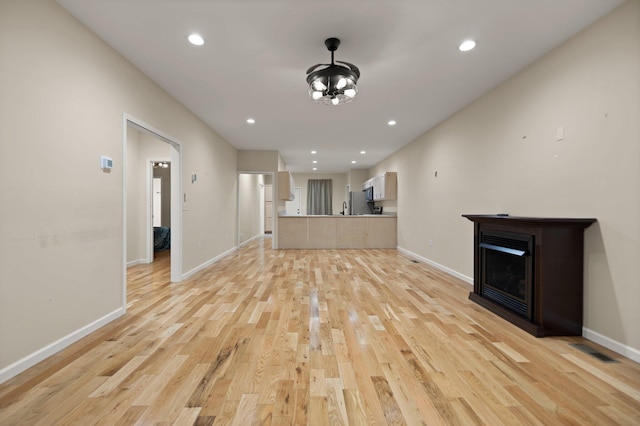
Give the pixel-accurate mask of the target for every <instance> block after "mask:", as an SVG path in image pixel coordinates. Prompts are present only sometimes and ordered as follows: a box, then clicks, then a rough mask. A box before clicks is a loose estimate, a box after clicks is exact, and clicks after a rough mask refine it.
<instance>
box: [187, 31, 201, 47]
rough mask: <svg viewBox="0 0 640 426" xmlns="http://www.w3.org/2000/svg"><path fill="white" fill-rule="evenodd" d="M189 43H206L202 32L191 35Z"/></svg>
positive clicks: (197, 44) (198, 44)
mask: <svg viewBox="0 0 640 426" xmlns="http://www.w3.org/2000/svg"><path fill="white" fill-rule="evenodd" d="M189 43H191V44H193V45H196V46H202V45H203V44H204V39H203V38H202V36H200V34H195V33H194V34H191V35H190V36H189Z"/></svg>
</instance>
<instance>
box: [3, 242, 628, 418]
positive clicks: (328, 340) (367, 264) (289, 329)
mask: <svg viewBox="0 0 640 426" xmlns="http://www.w3.org/2000/svg"><path fill="white" fill-rule="evenodd" d="M270 247H271V240H270V239H269V238H265V239H256V240H253V241H252V242H251V243H249V244H247V245H245V246H243V247H241V248H240V249H238V250H237V251H236V252H234V253H232V254H231V255H229V256H227V257H225V258H224V259H222V260H220V261H218V262H217V263H215V264H213V265H212V266H210V267H209V268H207V269H206V270H203V271H201V272H199V273H197V274H195V275H194V276H192V277H190V278H189V279H187V280H185V281H184V282H182V283H179V284H172V283H170V262H169V255H168V252H165V253H161V254H160V256H158V257H157V258H156V260H155V262H154V263H152V264H149V265H136V266H133V267H131V268H129V270H128V271H127V279H128V283H127V314H126V315H125V316H124V317H122V318H120V319H118V320H116V321H114V322H112V323H110V324H108V325H107V326H105V327H103V328H101V329H100V330H98V331H96V332H95V333H93V334H91V335H89V336H87V337H86V338H84V339H81V340H80V341H78V342H76V343H74V344H73V345H71V346H69V347H68V348H66V349H65V350H63V351H61V352H60V353H58V354H56V355H54V356H52V357H50V358H48V359H47V360H45V361H43V362H41V363H40V364H38V365H36V366H35V367H33V368H31V369H29V370H27V371H25V372H24V373H22V374H20V375H18V376H17V377H15V378H13V379H11V380H9V381H8V382H6V383H4V384H2V385H0V424H2V425H3V426H5V425H23V424H33V425H37V424H40V425H49V424H96V425H112V424H118V425H132V424H136V423H138V424H159V425H165V424H166V425H169V424H178V425H191V424H193V425H198V426H204V425H209V426H211V425H219V424H228V425H231V424H242V425H245V424H246V425H249V424H251V425H254V424H255V425H276V424H277V425H280V424H294V425H305V424H309V425H321V424H351V425H373V424H429V425H432V424H433V425H439V424H442V425H452V424H460V425H467V424H479V425H480V424H492V425H493V424H495V425H512V424H523V425H547V424H559V425H564V424H578V423H580V424H607V425H616V424H619V425H628V424H638V423H640V365H638V364H637V363H635V362H633V361H631V360H629V359H626V358H624V357H622V356H619V355H617V354H614V353H612V352H611V351H608V350H606V349H604V348H601V347H599V346H598V345H596V344H595V343H593V342H589V341H587V340H585V339H583V338H581V337H548V338H543V339H536V338H535V337H533V336H531V335H529V334H527V333H525V332H523V331H522V330H520V329H519V328H517V327H515V326H513V325H511V324H510V323H507V322H506V321H504V320H503V319H502V318H500V317H498V316H496V315H494V314H492V313H491V312H489V311H487V310H486V309H484V308H482V307H480V306H478V305H476V304H475V303H473V302H471V301H469V300H468V293H469V291H470V290H471V288H470V286H469V285H468V284H466V283H463V282H461V281H460V280H458V279H456V278H454V277H452V276H450V275H447V274H446V273H444V272H442V271H439V270H436V269H433V268H431V267H430V266H428V265H426V264H423V263H414V262H411V260H410V259H409V258H407V257H406V256H404V255H402V254H401V253H399V252H398V251H396V250H273V249H271V248H270ZM572 343H582V344H588V345H589V346H591V347H593V348H596V349H601V350H602V351H603V352H604V353H606V354H607V355H609V356H612V357H614V358H615V359H616V361H618V362H616V363H603V362H601V361H599V360H597V359H595V358H593V357H591V356H590V355H588V354H585V353H583V352H580V351H578V350H577V349H576V348H574V347H572V346H571V344H572Z"/></svg>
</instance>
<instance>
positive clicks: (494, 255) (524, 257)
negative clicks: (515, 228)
mask: <svg viewBox="0 0 640 426" xmlns="http://www.w3.org/2000/svg"><path fill="white" fill-rule="evenodd" d="M534 239H535V237H534V236H533V235H529V234H526V235H525V234H516V233H511V232H502V231H493V230H484V231H483V232H481V234H480V240H479V248H480V273H481V280H480V294H481V295H482V296H484V297H486V298H487V299H491V300H493V301H494V302H496V303H499V304H501V305H502V306H504V307H506V308H508V309H510V310H512V311H513V312H515V313H517V314H519V315H522V316H523V317H525V318H527V319H529V320H531V319H533V300H534V298H533V296H534V295H533V288H534V286H533V279H534V277H533V274H534V268H533V266H534V259H533V255H534V247H535V241H534Z"/></svg>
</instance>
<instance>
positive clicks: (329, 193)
mask: <svg viewBox="0 0 640 426" xmlns="http://www.w3.org/2000/svg"><path fill="white" fill-rule="evenodd" d="M332 200H333V184H332V181H331V179H309V181H308V183H307V214H333V206H332V205H331V201H332Z"/></svg>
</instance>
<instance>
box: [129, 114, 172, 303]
mask: <svg viewBox="0 0 640 426" xmlns="http://www.w3.org/2000/svg"><path fill="white" fill-rule="evenodd" d="M140 135H142V136H140ZM142 137H146V138H152V139H154V140H156V141H159V142H162V143H163V144H165V149H166V150H165V151H163V152H164V155H162V157H161V158H157V159H158V160H164V161H168V162H170V163H171V176H170V179H169V182H163V186H167V184H168V186H169V188H170V190H171V195H170V227H171V253H170V257H171V260H170V264H171V282H180V281H182V205H181V200H180V194H182V180H181V179H180V170H181V162H182V155H181V143H180V141H178V140H177V139H175V138H173V137H171V136H169V135H167V134H165V133H164V132H162V131H160V130H158V129H156V128H154V127H153V126H150V125H148V124H146V123H144V122H142V121H141V120H138V119H136V118H135V117H132V116H130V115H128V114H126V113H125V114H123V142H122V143H123V155H122V163H123V165H122V170H123V179H122V181H123V182H122V186H123V209H122V210H123V230H122V233H123V258H124V259H123V279H122V282H123V292H122V298H123V302H122V303H123V307H125V309H126V297H127V296H126V295H127V274H126V272H127V271H126V268H127V264H128V257H127V256H128V253H127V252H128V251H131V250H134V249H136V248H137V249H138V250H140V249H141V248H140V247H138V246H140V244H137V243H136V242H135V241H130V240H131V239H136V238H138V237H140V236H141V238H142V241H145V242H146V241H153V226H152V225H153V223H152V221H151V215H152V213H151V210H152V208H151V206H152V202H151V200H152V196H151V182H152V179H153V172H152V169H153V167H152V164H151V162H150V161H149V159H150V158H152V157H153V155H148V153H145V152H144V151H141V150H140V149H139V146H137V145H136V138H142ZM153 159H156V158H153ZM144 162H146V164H147V166H146V168H145V167H144V166H143V164H144ZM140 170H142V173H143V174H146V176H147V179H148V180H147V181H146V188H148V190H147V191H148V193H147V194H146V195H145V192H147V191H143V192H141V193H140V195H139V196H137V194H135V193H131V192H132V190H131V189H130V185H131V181H133V180H138V179H139V180H141V182H143V183H142V184H143V185H144V182H145V179H144V177H143V176H144V175H142V174H138V171H140ZM144 206H146V207H144ZM145 210H146V215H145V214H144V211H145ZM136 211H140V212H142V214H136ZM138 220H139V221H140V223H138V222H137V221H138ZM136 230H138V231H137V232H138V234H135V232H136ZM142 246H147V247H146V250H144V249H142V250H144V251H148V250H149V248H148V247H149V246H148V245H147V244H144V243H143V244H142ZM142 250H141V251H140V252H142ZM152 255H153V251H151V256H152ZM148 257H149V256H147V258H148ZM140 258H141V256H140ZM129 263H130V262H129Z"/></svg>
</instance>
